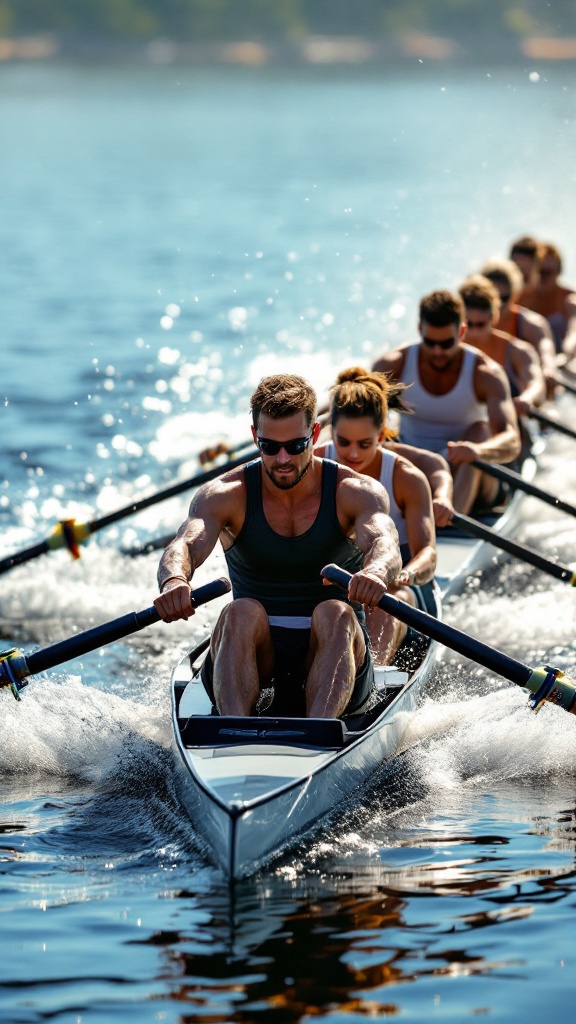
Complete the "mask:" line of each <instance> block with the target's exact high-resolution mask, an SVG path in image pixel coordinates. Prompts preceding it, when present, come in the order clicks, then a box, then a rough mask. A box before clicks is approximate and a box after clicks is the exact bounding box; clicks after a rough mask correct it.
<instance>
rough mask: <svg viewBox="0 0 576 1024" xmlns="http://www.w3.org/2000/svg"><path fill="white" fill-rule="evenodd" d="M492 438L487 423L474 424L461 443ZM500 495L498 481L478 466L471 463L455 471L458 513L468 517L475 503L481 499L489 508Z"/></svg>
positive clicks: (455, 504) (455, 501) (455, 500)
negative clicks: (477, 467)
mask: <svg viewBox="0 0 576 1024" xmlns="http://www.w3.org/2000/svg"><path fill="white" fill-rule="evenodd" d="M489 436H490V429H489V427H488V424H487V423H483V422H478V423H473V424H472V425H471V426H470V427H469V428H468V430H467V431H466V433H465V434H464V437H461V438H459V440H461V441H486V440H487V439H488V437H489ZM497 494H498V481H497V480H495V479H494V477H491V476H488V474H487V473H482V471H481V470H480V469H476V466H471V465H470V464H469V463H462V464H461V465H460V466H456V467H455V469H454V496H453V502H454V508H455V510H456V511H457V512H462V513H463V514H464V515H466V514H467V513H468V512H470V509H471V508H472V506H473V504H474V502H475V501H476V500H478V499H480V500H481V501H482V502H483V503H484V504H485V505H487V506H488V507H489V506H491V505H492V504H493V503H494V501H495V500H496V495H497Z"/></svg>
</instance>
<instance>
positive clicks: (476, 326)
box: [466, 320, 490, 331]
mask: <svg viewBox="0 0 576 1024" xmlns="http://www.w3.org/2000/svg"><path fill="white" fill-rule="evenodd" d="M489 323H490V321H489V320H467V321H466V327H471V328H472V330H473V331H474V330H479V331H481V330H483V329H484V327H488V324H489Z"/></svg>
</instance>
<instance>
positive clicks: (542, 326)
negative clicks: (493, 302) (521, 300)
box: [518, 306, 550, 341]
mask: <svg viewBox="0 0 576 1024" xmlns="http://www.w3.org/2000/svg"><path fill="white" fill-rule="evenodd" d="M518 313H519V315H520V316H521V318H522V321H523V327H524V332H525V333H526V337H527V338H528V340H529V341H534V340H536V341H539V340H540V338H542V337H550V328H549V325H548V321H547V319H546V317H545V316H542V314H541V313H535V312H534V310H533V309H528V306H518Z"/></svg>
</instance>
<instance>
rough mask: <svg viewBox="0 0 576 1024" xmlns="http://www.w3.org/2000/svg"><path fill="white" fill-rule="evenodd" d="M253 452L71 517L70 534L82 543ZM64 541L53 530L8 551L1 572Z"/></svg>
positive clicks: (247, 458) (252, 453)
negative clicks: (84, 519)
mask: <svg viewBox="0 0 576 1024" xmlns="http://www.w3.org/2000/svg"><path fill="white" fill-rule="evenodd" d="M238 447H239V448H240V447H246V445H239V446H238ZM256 455H257V451H256V449H255V448H254V449H252V451H250V452H248V453H247V454H245V455H240V456H238V457H237V458H235V459H231V460H229V461H228V462H226V463H225V464H224V465H220V466H214V468H213V469H208V470H205V471H204V472H202V473H197V474H196V476H193V477H190V479H188V480H180V481H179V482H178V483H176V484H171V485H170V487H165V488H164V490H162V491H157V492H156V493H155V494H149V495H148V497H146V498H139V499H138V500H137V501H133V502H131V503H130V504H129V505H125V506H124V507H123V508H119V509H116V511H115V512H109V513H108V514H107V515H105V516H99V517H98V519H93V520H92V521H91V522H89V523H83V524H76V525H74V523H73V520H70V523H71V524H72V525H71V526H70V527H69V531H70V535H71V536H72V538H74V536H75V535H76V539H77V540H78V543H81V542H82V541H83V540H85V539H86V538H88V537H90V536H91V535H92V534H93V533H97V531H98V530H103V529H104V527H105V526H111V525H112V524H113V523H117V522H119V520H120V519H125V518H126V516H129V515H132V514H133V513H134V512H140V511H141V510H142V509H145V508H149V507H150V506H151V505H156V504H158V502H160V501H165V500H166V499H168V498H174V497H175V496H176V495H178V494H182V493H183V492H184V491H189V490H192V488H194V487H200V486H201V484H206V483H208V482H209V481H210V480H214V479H215V478H216V477H217V476H222V474H223V473H227V472H228V470H230V469H235V468H236V466H242V465H243V464H244V463H245V462H249V461H250V459H253V458H254V457H255V456H256ZM63 525H64V524H62V523H61V524H59V526H60V528H61V527H62V526H63ZM76 531H77V532H76ZM56 533H57V534H58V533H59V528H58V527H57V528H56ZM63 543H64V544H66V545H67V546H70V543H69V541H68V540H66V538H65V535H64V540H60V542H59V543H55V542H54V534H53V535H52V537H48V538H47V539H46V540H43V541H40V542H39V543H38V544H34V545H32V546H31V547H29V548H24V550H22V551H17V552H16V553H15V554H13V555H8V556H7V557H6V558H3V559H0V575H2V573H5V572H8V570H9V569H13V568H14V566H16V565H23V564H24V562H30V561H32V559H33V558H37V557H38V556H39V555H45V554H46V553H47V552H48V551H51V550H52V549H53V548H56V547H61V546H62V544H63Z"/></svg>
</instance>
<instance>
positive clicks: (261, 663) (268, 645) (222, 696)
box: [211, 598, 274, 715]
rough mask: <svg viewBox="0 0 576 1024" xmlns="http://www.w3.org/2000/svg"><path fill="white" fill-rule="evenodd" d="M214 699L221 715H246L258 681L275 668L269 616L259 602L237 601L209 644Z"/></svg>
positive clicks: (255, 697) (226, 611)
mask: <svg viewBox="0 0 576 1024" xmlns="http://www.w3.org/2000/svg"><path fill="white" fill-rule="evenodd" d="M211 654H212V660H213V662H214V675H213V682H214V698H215V700H216V706H217V708H218V710H219V711H220V714H222V715H249V714H250V713H251V711H252V709H253V707H254V705H255V704H256V701H257V700H258V695H259V693H260V681H261V680H262V681H263V682H266V681H267V680H268V679H269V678H270V676H271V674H272V668H273V665H274V651H273V648H272V639H271V637H270V627H269V625H268V616H267V615H266V612H265V611H264V608H263V607H262V605H261V604H260V603H259V602H258V601H252V600H251V599H249V598H239V599H238V600H237V601H232V602H231V603H230V604H229V605H226V607H225V608H224V610H223V611H222V613H221V615H220V618H219V619H218V622H217V623H216V627H215V629H214V634H213V636H212V644H211Z"/></svg>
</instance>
